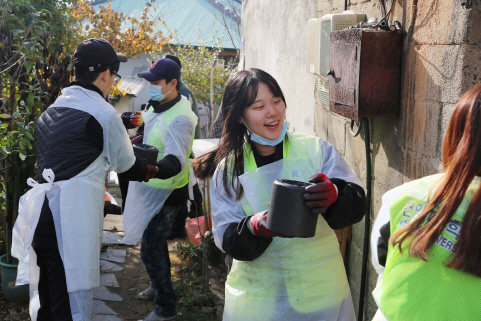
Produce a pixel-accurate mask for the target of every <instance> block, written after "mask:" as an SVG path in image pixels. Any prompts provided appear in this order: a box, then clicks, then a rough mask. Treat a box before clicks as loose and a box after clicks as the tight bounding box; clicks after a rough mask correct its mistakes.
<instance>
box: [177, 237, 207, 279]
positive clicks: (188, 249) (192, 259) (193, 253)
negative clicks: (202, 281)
mask: <svg viewBox="0 0 481 321" xmlns="http://www.w3.org/2000/svg"><path fill="white" fill-rule="evenodd" d="M179 255H180V257H181V258H182V259H183V260H189V264H188V265H186V266H183V267H182V268H181V272H182V273H183V274H188V275H193V276H195V277H199V276H201V275H202V246H201V245H196V244H191V243H185V244H179Z"/></svg>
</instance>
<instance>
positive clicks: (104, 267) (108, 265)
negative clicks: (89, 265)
mask: <svg viewBox="0 0 481 321" xmlns="http://www.w3.org/2000/svg"><path fill="white" fill-rule="evenodd" d="M123 269H124V268H123V267H121V266H120V265H117V264H115V263H112V262H109V261H106V260H100V271H102V272H103V271H122V270H123Z"/></svg>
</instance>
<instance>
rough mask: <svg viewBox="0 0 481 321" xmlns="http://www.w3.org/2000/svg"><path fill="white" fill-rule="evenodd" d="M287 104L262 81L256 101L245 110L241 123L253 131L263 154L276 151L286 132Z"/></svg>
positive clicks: (256, 145)
mask: <svg viewBox="0 0 481 321" xmlns="http://www.w3.org/2000/svg"><path fill="white" fill-rule="evenodd" d="M285 114H286V105H285V103H284V101H283V100H282V99H281V97H276V96H274V94H273V93H272V91H271V90H270V89H269V87H267V85H265V84H264V83H260V84H259V87H258V91H257V97H256V100H255V101H254V103H252V105H250V106H249V107H247V108H246V109H245V111H244V115H243V117H242V120H241V123H244V125H245V126H246V127H247V129H248V130H249V131H250V132H251V141H252V143H253V144H254V146H255V147H256V150H257V151H258V153H259V154H260V155H262V156H266V155H270V154H272V153H274V151H275V146H276V145H277V144H279V143H280V142H281V141H282V140H283V139H284V136H285V134H286V129H287V126H286V125H285V124H284V117H285Z"/></svg>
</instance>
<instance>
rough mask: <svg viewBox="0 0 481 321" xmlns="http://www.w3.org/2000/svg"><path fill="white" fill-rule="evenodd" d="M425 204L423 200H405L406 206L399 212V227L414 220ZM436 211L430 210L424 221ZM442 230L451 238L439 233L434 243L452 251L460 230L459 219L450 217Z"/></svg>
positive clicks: (455, 246) (429, 218) (427, 220)
mask: <svg viewBox="0 0 481 321" xmlns="http://www.w3.org/2000/svg"><path fill="white" fill-rule="evenodd" d="M425 207H426V204H425V203H424V202H415V201H407V202H406V206H405V207H404V208H403V211H402V214H401V220H400V221H399V228H400V229H401V228H403V227H405V226H406V225H408V224H409V223H411V222H412V221H413V220H415V219H416V218H417V217H418V216H419V215H420V214H421V213H422V211H423V210H424V208H425ZM435 213H436V211H431V212H430V213H429V214H428V216H427V217H426V223H428V222H429V221H430V220H431V219H432V218H433V216H434V214H435ZM444 232H446V233H447V234H449V235H451V236H453V240H450V239H449V238H447V237H445V236H444V235H440V236H439V237H438V239H437V241H436V244H437V245H438V246H440V247H442V248H443V249H445V250H447V251H449V252H452V253H454V252H455V251H456V248H457V244H456V242H457V241H458V239H459V233H460V232H461V221H460V220H458V219H455V218H453V219H451V220H450V221H449V223H448V224H447V225H446V227H445V228H444Z"/></svg>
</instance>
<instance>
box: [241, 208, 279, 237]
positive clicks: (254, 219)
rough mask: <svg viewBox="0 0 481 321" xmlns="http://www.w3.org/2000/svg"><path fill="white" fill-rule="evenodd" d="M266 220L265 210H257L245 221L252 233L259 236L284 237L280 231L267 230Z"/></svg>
mask: <svg viewBox="0 0 481 321" xmlns="http://www.w3.org/2000/svg"><path fill="white" fill-rule="evenodd" d="M266 222H267V211H263V212H259V213H257V214H254V215H252V216H251V217H250V218H249V222H247V227H248V228H249V230H250V231H251V233H252V234H254V235H256V236H261V237H274V236H280V237H285V236H283V235H282V234H280V233H276V232H273V231H271V230H269V229H268V228H267V226H266Z"/></svg>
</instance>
